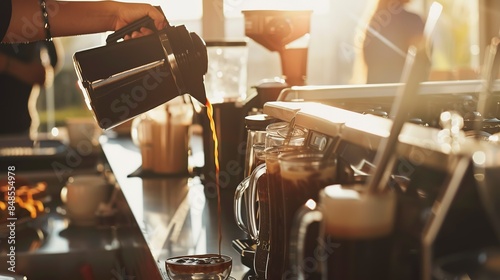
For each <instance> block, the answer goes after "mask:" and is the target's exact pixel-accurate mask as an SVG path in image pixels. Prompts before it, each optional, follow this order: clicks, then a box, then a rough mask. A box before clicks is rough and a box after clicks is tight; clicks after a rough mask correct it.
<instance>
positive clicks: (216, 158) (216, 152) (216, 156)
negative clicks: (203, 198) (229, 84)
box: [205, 100, 222, 256]
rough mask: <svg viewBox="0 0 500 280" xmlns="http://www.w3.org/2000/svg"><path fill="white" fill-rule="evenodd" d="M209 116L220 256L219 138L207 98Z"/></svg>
mask: <svg viewBox="0 0 500 280" xmlns="http://www.w3.org/2000/svg"><path fill="white" fill-rule="evenodd" d="M205 105H206V106H207V116H208V119H209V120H210V130H212V139H213V140H214V161H215V186H216V188H217V225H218V228H219V256H220V255H221V244H222V225H221V205H220V185H219V171H220V169H219V141H218V140H217V132H216V130H215V121H214V108H213V107H212V104H211V103H210V101H208V100H207V103H206V104H205Z"/></svg>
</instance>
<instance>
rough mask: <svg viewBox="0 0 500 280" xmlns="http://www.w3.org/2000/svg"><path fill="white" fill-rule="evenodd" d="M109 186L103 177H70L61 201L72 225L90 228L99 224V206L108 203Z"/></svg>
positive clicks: (63, 190)
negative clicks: (97, 213)
mask: <svg viewBox="0 0 500 280" xmlns="http://www.w3.org/2000/svg"><path fill="white" fill-rule="evenodd" d="M108 194H109V184H107V182H106V179H105V178H104V177H103V176H102V175H77V176H73V177H70V178H69V179H68V181H67V183H66V185H65V186H64V187H63V188H62V190H61V200H62V202H63V203H64V204H65V206H66V215H67V216H68V218H69V219H70V221H71V223H72V224H74V225H78V226H90V225H94V224H95V223H96V222H97V218H98V217H97V215H96V212H97V209H98V208H99V204H101V203H104V202H106V200H107V198H108Z"/></svg>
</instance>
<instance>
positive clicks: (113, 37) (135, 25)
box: [106, 16, 156, 45]
mask: <svg viewBox="0 0 500 280" xmlns="http://www.w3.org/2000/svg"><path fill="white" fill-rule="evenodd" d="M142 27H146V28H149V29H151V30H153V31H155V30H156V26H155V23H154V21H153V19H152V18H150V17H149V16H144V17H142V18H140V19H138V20H136V21H134V22H132V23H131V24H129V25H127V26H125V27H122V28H120V29H118V30H116V31H115V32H113V33H112V34H110V35H109V36H108V37H107V38H106V44H108V45H109V44H113V43H116V42H117V41H118V40H120V39H122V38H123V37H125V36H126V35H128V34H131V33H132V32H134V31H138V30H139V29H141V28H142Z"/></svg>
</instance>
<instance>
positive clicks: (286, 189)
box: [281, 166, 335, 275]
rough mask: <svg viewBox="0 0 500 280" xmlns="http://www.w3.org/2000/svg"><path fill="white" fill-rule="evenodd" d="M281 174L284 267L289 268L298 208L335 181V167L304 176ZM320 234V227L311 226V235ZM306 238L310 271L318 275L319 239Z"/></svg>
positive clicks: (306, 252)
mask: <svg viewBox="0 0 500 280" xmlns="http://www.w3.org/2000/svg"><path fill="white" fill-rule="evenodd" d="M286 173H288V172H286ZM308 173H309V172H308ZM281 175H282V177H283V179H282V189H281V195H282V199H283V206H284V208H283V209H284V211H283V212H284V216H283V220H284V224H285V227H284V228H285V229H284V231H285V235H284V238H283V237H282V239H285V243H284V247H283V252H284V255H285V256H286V258H285V263H284V267H285V268H286V269H288V268H289V265H288V256H289V252H290V249H289V248H288V246H289V243H290V232H291V230H292V224H293V220H294V218H295V214H296V213H297V210H298V209H299V208H301V207H302V206H303V205H304V204H305V203H306V202H307V201H308V200H309V199H313V200H315V201H318V194H319V191H320V190H321V189H323V188H324V187H326V186H328V185H331V184H334V183H335V167H333V166H332V167H328V168H325V169H322V170H319V171H313V172H310V173H309V175H308V176H307V177H302V178H301V177H300V175H297V174H296V175H293V176H292V177H289V175H290V173H288V174H285V172H283V171H282V173H281ZM314 231H315V232H314ZM318 235H319V231H318V229H316V230H314V229H312V228H311V230H310V236H318ZM306 240H307V242H306V244H305V248H304V256H305V257H306V258H308V261H309V260H310V261H311V264H310V266H311V268H309V269H308V271H309V274H310V275H317V274H318V273H319V271H317V267H315V266H316V263H313V262H314V260H315V259H316V257H315V248H316V243H317V240H314V238H313V239H312V240H311V239H310V238H306ZM318 264H319V263H318Z"/></svg>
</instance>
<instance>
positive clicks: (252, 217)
mask: <svg viewBox="0 0 500 280" xmlns="http://www.w3.org/2000/svg"><path fill="white" fill-rule="evenodd" d="M266 172H267V170H266V164H265V163H262V164H261V165H259V166H257V167H255V169H254V171H252V175H250V181H249V184H248V185H249V186H248V187H249V192H250V199H249V201H248V221H249V225H250V227H249V229H250V233H249V234H250V236H252V235H253V236H252V238H254V239H255V240H257V239H258V237H259V228H258V226H257V217H256V215H257V209H255V203H256V201H257V181H258V180H259V178H260V176H262V175H264V174H266Z"/></svg>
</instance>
